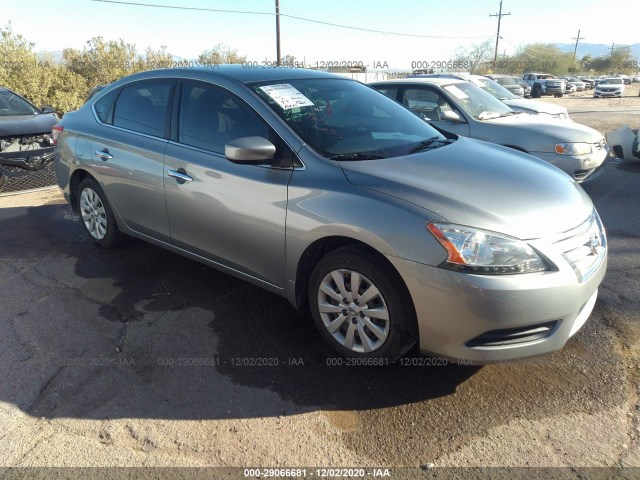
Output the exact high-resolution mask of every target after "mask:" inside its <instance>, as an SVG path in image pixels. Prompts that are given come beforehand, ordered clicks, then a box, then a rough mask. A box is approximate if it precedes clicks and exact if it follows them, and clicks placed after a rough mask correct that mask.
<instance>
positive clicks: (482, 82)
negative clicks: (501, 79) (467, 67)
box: [478, 78, 519, 100]
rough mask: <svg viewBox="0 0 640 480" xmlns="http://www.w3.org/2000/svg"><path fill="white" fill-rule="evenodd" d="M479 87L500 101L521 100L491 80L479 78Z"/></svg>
mask: <svg viewBox="0 0 640 480" xmlns="http://www.w3.org/2000/svg"><path fill="white" fill-rule="evenodd" d="M478 86H479V87H481V88H482V89H483V90H485V91H487V92H489V93H490V94H491V95H493V96H494V97H496V98H497V99H500V100H513V99H514V98H519V97H518V96H517V95H514V94H513V93H511V92H510V91H509V90H507V89H506V88H504V87H503V86H502V85H500V84H499V83H498V82H496V81H494V80H491V79H490V78H479V79H478Z"/></svg>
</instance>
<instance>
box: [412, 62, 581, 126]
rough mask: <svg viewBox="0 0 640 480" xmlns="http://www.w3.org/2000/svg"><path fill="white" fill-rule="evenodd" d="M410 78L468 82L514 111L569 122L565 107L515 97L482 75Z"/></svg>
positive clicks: (437, 74)
mask: <svg viewBox="0 0 640 480" xmlns="http://www.w3.org/2000/svg"><path fill="white" fill-rule="evenodd" d="M409 78H452V79H458V80H467V81H469V82H471V83H473V84H475V85H477V86H478V87H480V88H482V89H483V90H486V91H487V92H488V93H490V94H491V95H493V96H494V97H496V98H497V99H498V100H500V101H501V102H503V103H505V104H506V105H508V106H509V107H510V108H511V109H512V110H515V111H517V112H524V113H528V114H530V115H544V116H550V117H553V118H557V119H558V120H569V112H568V110H567V109H566V108H565V107H562V106H560V105H554V104H552V103H548V102H540V101H537V100H530V99H525V98H522V97H518V96H517V95H514V94H513V93H511V92H510V91H509V90H507V89H506V88H504V87H503V86H502V85H500V84H499V83H497V82H495V81H494V80H491V79H490V78H487V77H483V76H482V75H471V74H468V73H435V74H428V75H419V76H418V75H415V76H411V77H409Z"/></svg>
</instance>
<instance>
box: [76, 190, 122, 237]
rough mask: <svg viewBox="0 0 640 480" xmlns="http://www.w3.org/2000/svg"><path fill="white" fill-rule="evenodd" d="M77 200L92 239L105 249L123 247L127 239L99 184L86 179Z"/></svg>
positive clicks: (83, 222) (85, 226)
mask: <svg viewBox="0 0 640 480" xmlns="http://www.w3.org/2000/svg"><path fill="white" fill-rule="evenodd" d="M76 198H77V199H78V210H79V211H80V217H81V219H82V224H83V225H84V228H85V230H86V231H87V233H88V234H89V235H90V236H91V239H92V240H93V241H94V242H96V243H97V244H98V245H100V246H101V247H104V248H113V247H117V246H119V245H121V244H122V243H123V241H124V239H125V238H126V237H125V236H124V235H123V234H122V233H121V232H120V229H119V228H118V224H117V223H116V219H115V217H114V215H113V211H112V210H111V206H110V205H109V202H108V201H107V197H106V195H105V194H104V192H103V191H102V188H101V187H100V185H99V184H98V182H96V181H95V180H94V179H93V178H85V179H84V180H83V181H82V182H80V185H78V191H77V193H76Z"/></svg>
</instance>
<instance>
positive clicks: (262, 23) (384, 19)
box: [0, 0, 640, 69]
mask: <svg viewBox="0 0 640 480" xmlns="http://www.w3.org/2000/svg"><path fill="white" fill-rule="evenodd" d="M132 1H133V2H135V3H149V4H151V3H153V4H160V5H173V6H185V7H195V8H209V9H224V10H242V11H252V12H261V13H265V14H263V15H249V14H239V13H223V12H203V11H193V10H174V9H164V8H152V7H143V6H132V5H122V4H116V3H103V2H96V1H92V0H58V1H56V2H52V1H50V0H48V1H45V0H2V1H1V2H0V26H2V27H3V28H4V27H6V26H7V24H8V22H11V26H12V28H13V31H14V33H19V34H21V35H23V36H24V37H25V38H26V39H28V40H29V41H31V42H34V43H35V50H36V51H37V52H41V51H61V50H63V49H65V48H76V49H82V47H83V46H84V45H85V43H86V41H87V40H89V39H90V38H92V37H95V36H102V37H104V38H105V39H107V40H118V39H121V38H122V39H124V40H125V41H126V42H128V43H133V44H135V45H136V46H137V48H138V51H139V52H141V53H142V52H143V51H144V50H145V48H146V47H148V46H149V47H152V48H154V49H158V48H160V47H161V46H163V45H164V46H167V48H168V51H169V52H171V53H172V54H173V55H175V56H177V57H181V58H187V59H194V58H196V57H197V56H198V54H200V53H201V52H203V51H204V50H207V49H210V48H212V47H214V46H215V45H216V44H218V43H224V44H225V45H227V46H229V47H231V48H233V49H236V50H237V51H238V53H239V54H242V55H246V56H247V59H248V60H250V61H253V62H258V63H262V62H263V61H275V58H276V33H275V16H274V15H272V14H273V13H274V12H275V0H241V1H240V0H235V1H233V0H132ZM498 4H499V0H475V1H474V0H438V1H436V0H393V1H389V0H280V12H281V13H282V14H287V15H292V16H299V17H304V18H308V19H312V20H316V21H319V22H329V23H335V24H341V25H347V26H351V27H358V28H362V29H370V30H375V31H376V32H368V31H361V30H354V29H348V28H340V27H336V26H330V25H324V24H320V23H313V22H308V21H303V20H299V19H293V18H289V17H281V20H280V25H281V51H282V55H286V54H290V55H294V56H295V57H296V58H297V59H299V60H301V59H304V60H305V62H306V64H307V65H314V64H316V63H317V62H318V63H321V62H349V61H351V62H362V63H363V64H364V65H368V66H370V67H372V66H375V65H382V66H384V65H386V66H388V67H389V68H398V69H410V68H412V67H413V66H415V63H416V62H434V61H445V62H446V61H448V60H450V59H451V58H452V55H453V53H454V52H455V50H456V49H457V48H460V47H469V46H471V45H472V44H477V43H480V42H482V41H484V40H486V39H491V41H492V42H495V37H496V28H497V18H496V17H490V16H489V14H496V13H498V8H499V5H498ZM503 13H511V15H509V16H504V17H502V24H501V32H500V33H501V40H500V46H499V53H500V54H502V53H507V54H510V53H513V52H514V51H515V50H516V48H517V47H518V46H521V45H525V44H529V43H535V42H545V43H572V42H575V40H572V37H576V36H577V33H578V30H580V36H581V37H584V39H582V40H581V42H585V43H602V44H607V45H611V44H612V43H615V44H616V45H622V44H633V43H639V42H640V29H639V28H638V19H639V18H640V2H639V1H637V0H606V1H605V0H564V1H558V0H526V1H523V0H504V1H503ZM381 32H388V33H381ZM389 32H392V33H403V34H407V35H422V36H431V37H438V38H424V37H419V36H401V35H393V34H392V33H389ZM578 55H580V48H578Z"/></svg>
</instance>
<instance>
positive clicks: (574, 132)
mask: <svg viewBox="0 0 640 480" xmlns="http://www.w3.org/2000/svg"><path fill="white" fill-rule="evenodd" d="M481 123H482V124H490V125H496V127H497V126H499V128H500V132H501V136H503V137H507V136H508V135H509V132H508V130H507V129H508V128H511V129H516V130H518V133H519V134H521V133H522V132H523V131H525V130H526V132H525V133H527V135H530V134H533V133H539V134H544V135H548V136H549V137H552V138H554V139H557V140H558V141H564V142H587V143H597V142H599V141H600V140H602V139H603V138H604V137H603V136H602V134H601V133H600V132H598V131H597V130H595V129H593V128H591V127H587V126H586V125H582V124H581V123H576V122H567V121H566V120H561V119H558V118H550V117H540V116H537V115H523V114H520V115H510V116H507V117H500V118H490V119H487V120H482V121H481ZM514 133H515V132H514Z"/></svg>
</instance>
